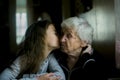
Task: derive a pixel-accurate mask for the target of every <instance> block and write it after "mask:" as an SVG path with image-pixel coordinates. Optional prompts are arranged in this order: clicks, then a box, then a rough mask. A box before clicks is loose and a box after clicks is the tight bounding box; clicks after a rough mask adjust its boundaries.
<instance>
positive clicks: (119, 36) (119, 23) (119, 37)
mask: <svg viewBox="0 0 120 80" xmlns="http://www.w3.org/2000/svg"><path fill="white" fill-rule="evenodd" d="M115 15H116V16H115V17H116V19H115V23H116V55H115V57H116V66H117V68H119V69H120V0H115Z"/></svg>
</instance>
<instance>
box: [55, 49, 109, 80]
mask: <svg viewBox="0 0 120 80" xmlns="http://www.w3.org/2000/svg"><path fill="white" fill-rule="evenodd" d="M55 57H56V58H57V60H58V62H59V64H60V66H61V67H62V69H63V71H64V73H65V76H66V80H107V78H106V76H105V68H104V66H105V64H104V59H103V57H102V56H101V55H99V54H98V53H97V52H95V51H93V53H92V55H90V54H88V53H84V54H83V55H82V56H79V59H78V61H77V63H76V64H75V66H74V67H73V68H72V69H71V70H70V69H69V68H68V66H67V60H66V59H67V55H66V54H65V53H63V52H61V51H60V50H56V51H55Z"/></svg>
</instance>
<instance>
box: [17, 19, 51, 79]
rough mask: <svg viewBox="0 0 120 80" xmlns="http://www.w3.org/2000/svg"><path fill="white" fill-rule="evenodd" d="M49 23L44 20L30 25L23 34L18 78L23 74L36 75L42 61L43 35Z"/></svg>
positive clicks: (43, 49)
mask: <svg viewBox="0 0 120 80" xmlns="http://www.w3.org/2000/svg"><path fill="white" fill-rule="evenodd" d="M50 24H52V23H51V22H49V21H47V20H44V21H38V22H36V23H33V24H32V25H30V26H29V27H28V29H27V31H26V33H25V39H24V41H23V42H22V43H21V45H20V49H19V51H18V55H19V56H21V57H20V59H21V60H20V65H21V66H20V74H19V76H18V78H20V77H21V76H22V75H23V74H30V73H37V71H38V70H39V68H40V64H41V63H42V62H43V60H44V51H45V35H46V30H47V28H48V26H49V25H50Z"/></svg>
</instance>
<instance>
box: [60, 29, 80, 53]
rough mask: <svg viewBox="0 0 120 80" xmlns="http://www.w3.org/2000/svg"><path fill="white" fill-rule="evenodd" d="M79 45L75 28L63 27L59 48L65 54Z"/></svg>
mask: <svg viewBox="0 0 120 80" xmlns="http://www.w3.org/2000/svg"><path fill="white" fill-rule="evenodd" d="M80 47H81V40H80V38H79V37H78V35H77V33H76V32H75V29H71V28H63V29H62V36H61V50H62V51H63V52H65V53H67V54H70V53H72V52H74V51H75V50H77V49H79V48H80Z"/></svg>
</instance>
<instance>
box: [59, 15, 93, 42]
mask: <svg viewBox="0 0 120 80" xmlns="http://www.w3.org/2000/svg"><path fill="white" fill-rule="evenodd" d="M61 27H62V28H64V27H65V28H73V29H75V30H76V32H77V35H78V36H79V37H80V39H81V40H84V41H86V42H87V43H89V44H92V39H93V28H92V27H91V26H90V24H89V23H88V22H87V21H86V20H85V19H84V18H82V17H70V18H68V19H66V20H63V22H62V23H61Z"/></svg>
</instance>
